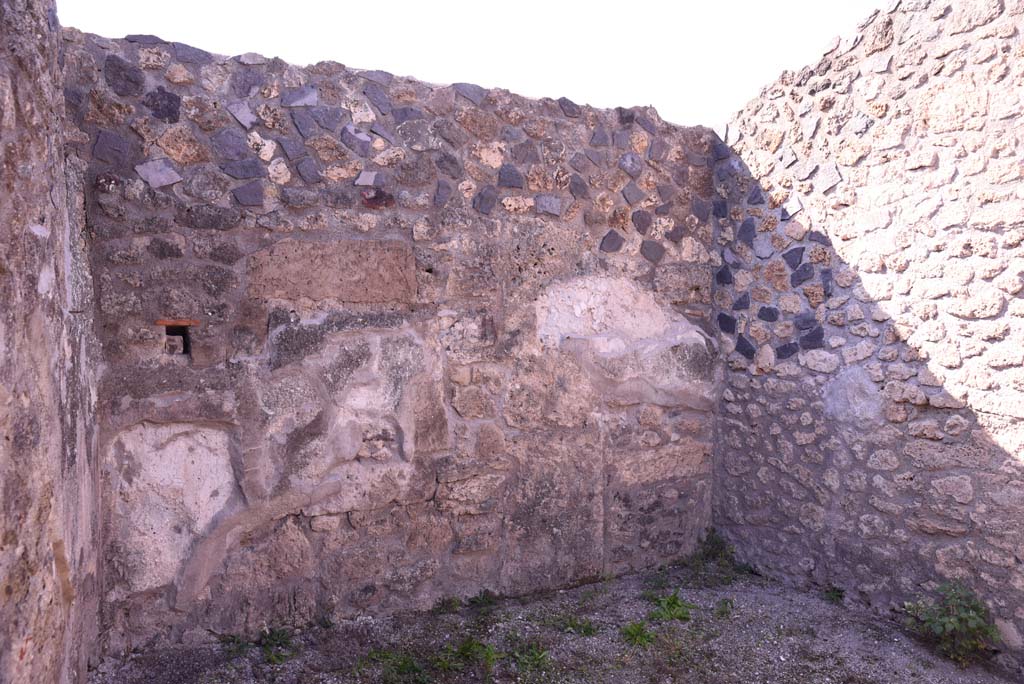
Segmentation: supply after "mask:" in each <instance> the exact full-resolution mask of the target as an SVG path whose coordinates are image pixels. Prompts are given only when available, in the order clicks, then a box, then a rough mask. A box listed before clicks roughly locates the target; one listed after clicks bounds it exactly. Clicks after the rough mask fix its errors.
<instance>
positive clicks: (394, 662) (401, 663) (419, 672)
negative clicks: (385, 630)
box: [366, 649, 431, 684]
mask: <svg viewBox="0 0 1024 684" xmlns="http://www.w3.org/2000/svg"><path fill="white" fill-rule="evenodd" d="M366 657H367V659H368V660H369V661H370V662H374V663H377V664H378V665H380V682H381V684H430V682H431V678H430V674H429V673H428V672H427V671H426V669H425V668H424V667H423V666H422V665H420V663H419V661H418V660H416V658H414V657H413V656H412V655H411V654H409V653H404V652H395V651H389V650H387V649H375V650H373V651H370V653H369V654H368V655H367V656H366Z"/></svg>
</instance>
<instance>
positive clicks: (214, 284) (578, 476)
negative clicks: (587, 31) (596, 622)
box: [65, 31, 724, 653]
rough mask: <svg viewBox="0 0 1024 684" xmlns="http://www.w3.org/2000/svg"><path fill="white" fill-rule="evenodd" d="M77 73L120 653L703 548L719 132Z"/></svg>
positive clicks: (147, 44) (488, 102) (362, 80)
mask: <svg viewBox="0 0 1024 684" xmlns="http://www.w3.org/2000/svg"><path fill="white" fill-rule="evenodd" d="M65 50H66V53H67V55H66V60H65V62H66V64H65V68H66V94H67V102H68V111H69V117H70V118H71V120H72V124H73V125H72V127H71V130H70V132H69V134H68V137H69V149H70V150H71V151H72V152H73V153H74V154H76V155H80V156H81V157H82V158H83V159H86V160H87V164H88V168H87V171H86V198H87V199H86V204H87V226H88V233H89V238H90V244H91V260H92V266H93V268H94V274H95V286H96V289H95V293H96V298H97V302H98V304H97V307H98V312H97V331H98V334H99V338H100V341H101V343H102V350H103V355H104V359H105V361H106V364H107V367H106V372H105V374H104V377H103V381H102V386H101V388H100V392H99V414H100V416H101V423H102V424H101V452H102V460H103V467H102V483H103V487H102V492H103V500H104V515H103V542H102V553H103V559H104V574H103V578H102V590H103V609H102V620H101V622H102V629H103V632H104V641H105V646H104V647H105V649H106V650H107V652H109V653H118V652H124V651H125V650H126V649H129V648H135V647H145V646H147V645H151V644H154V643H164V642H165V640H167V639H170V640H186V641H188V640H193V639H209V638H210V635H209V633H208V631H207V630H213V631H216V632H232V633H235V632H246V631H249V632H251V631H253V630H255V629H258V628H259V627H261V626H262V625H264V624H302V623H307V622H310V621H313V620H316V619H318V618H320V617H324V616H327V617H332V618H340V617H348V616H353V615H357V614H364V613H382V612H388V611H394V610H402V609H412V608H427V607H430V606H432V605H434V604H435V603H436V602H437V601H438V600H439V599H441V598H442V597H446V596H469V595H473V594H476V593H478V592H479V591H481V590H483V589H490V590H494V591H498V592H504V593H524V592H530V591H534V590H538V589H545V588H553V587H558V586H564V585H568V584H571V583H574V582H579V581H583V580H587V579H592V578H596V577H599V576H601V575H603V574H605V573H618V572H622V571H626V570H628V569H632V568H640V567H649V566H653V565H656V564H658V563H662V562H665V561H670V560H673V559H678V558H680V557H681V556H684V555H686V554H687V553H689V552H690V551H691V550H692V549H693V548H694V546H695V544H696V542H697V540H698V538H699V537H700V535H701V534H702V533H703V531H704V530H705V529H706V528H707V527H708V526H709V525H710V513H711V472H712V465H711V454H712V431H713V423H714V418H713V411H714V408H715V406H716V405H717V401H718V394H719V390H720V386H719V382H720V369H719V367H718V364H717V358H718V352H717V348H716V345H715V342H714V340H713V337H712V335H710V334H709V332H710V331H711V330H712V326H711V282H712V273H713V269H714V267H715V265H716V264H717V263H718V262H717V255H713V254H711V253H710V252H709V250H708V246H710V245H712V244H714V242H715V240H716V235H715V234H714V230H713V229H712V227H713V226H716V225H717V220H716V217H717V216H720V215H723V212H724V202H723V201H722V200H721V199H718V200H716V199H715V198H714V197H713V187H712V186H713V177H712V164H713V161H714V159H713V145H714V142H715V141H716V138H715V136H714V134H713V133H711V132H710V131H709V130H707V129H700V128H679V127H676V126H671V125H668V124H666V123H664V122H662V121H661V120H660V119H659V118H658V116H657V114H656V113H655V112H653V110H646V109H630V110H625V109H620V110H617V111H598V110H594V109H591V108H588V107H580V106H577V105H576V104H574V103H572V102H570V101H568V100H565V99H561V100H558V101H555V100H541V101H530V100H526V99H524V98H521V97H518V96H516V95H513V94H511V93H508V92H507V91H503V90H487V89H484V88H481V87H478V86H475V85H470V84H456V85H454V86H445V87H440V86H431V85H428V84H424V83H420V82H416V81H413V80H410V79H406V78H398V77H394V76H392V75H391V74H387V73H383V72H377V71H357V70H352V69H347V68H345V67H343V66H342V65H340V64H335V63H320V64H316V65H313V66H310V67H306V68H299V67H295V66H291V65H288V64H285V63H283V62H281V61H280V60H267V59H264V58H262V57H260V56H258V55H251V54H250V55H242V56H239V57H234V58H225V57H220V56H216V55H212V54H209V53H206V52H203V51H201V50H198V49H195V48H192V47H188V46H185V45H181V44H177V43H170V42H165V41H163V40H161V39H160V38H156V37H153V36H130V37H128V38H127V39H125V40H121V41H110V40H105V39H101V38H97V37H94V36H87V35H83V34H80V33H78V32H74V31H67V32H66V33H65Z"/></svg>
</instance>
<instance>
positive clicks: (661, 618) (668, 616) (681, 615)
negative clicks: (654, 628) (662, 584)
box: [647, 589, 697, 622]
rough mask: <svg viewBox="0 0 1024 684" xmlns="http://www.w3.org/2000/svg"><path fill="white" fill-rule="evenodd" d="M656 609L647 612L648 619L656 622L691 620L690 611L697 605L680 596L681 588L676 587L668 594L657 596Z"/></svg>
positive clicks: (655, 600)
mask: <svg viewBox="0 0 1024 684" xmlns="http://www.w3.org/2000/svg"><path fill="white" fill-rule="evenodd" d="M653 603H654V610H652V611H651V612H650V613H648V614H647V619H648V620H653V621H654V622H669V621H670V620H683V621H686V620H689V619H690V611H691V610H693V609H695V608H696V607H697V606H696V605H694V604H692V603H690V602H688V601H684V600H683V599H681V598H679V590H678V589H676V590H675V591H673V592H672V593H671V594H669V595H668V596H662V597H660V598H655V599H654V601H653Z"/></svg>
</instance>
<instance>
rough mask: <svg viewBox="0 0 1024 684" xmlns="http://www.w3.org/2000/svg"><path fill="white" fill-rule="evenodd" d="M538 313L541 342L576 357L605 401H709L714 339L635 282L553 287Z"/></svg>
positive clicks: (702, 404)
mask: <svg viewBox="0 0 1024 684" xmlns="http://www.w3.org/2000/svg"><path fill="white" fill-rule="evenodd" d="M536 316H537V337H538V340H539V342H540V344H541V345H542V346H543V347H545V348H552V349H559V350H562V351H565V352H567V353H569V354H571V355H573V356H574V357H575V358H576V359H578V361H579V362H580V364H581V367H582V368H583V369H584V370H585V372H586V373H587V374H588V376H589V377H590V379H591V382H593V383H594V384H595V385H596V386H597V387H598V388H599V390H600V392H601V394H602V396H603V397H604V398H605V399H606V400H607V401H609V402H612V403H614V404H619V405H630V404H642V403H650V404H655V405H659V406H672V407H678V406H686V407H688V408H693V409H696V410H705V411H706V410H710V409H711V407H712V406H713V403H714V401H715V399H716V396H717V395H716V386H715V379H716V378H715V372H714V371H715V366H716V363H715V359H716V357H717V349H716V347H715V343H714V341H713V339H712V337H711V336H710V335H709V334H708V333H706V332H704V330H703V329H702V328H701V327H700V326H699V325H697V324H695V323H694V322H693V321H692V320H690V319H688V318H686V317H685V316H683V315H681V314H677V313H676V312H674V311H673V310H672V309H670V308H668V307H664V306H661V305H660V304H659V303H658V301H657V298H656V296H655V295H654V293H652V292H651V291H649V290H644V289H643V288H641V287H639V286H638V285H636V284H635V283H634V282H632V281H630V280H628V279H625V278H606V277H601V276H589V277H584V278H578V279H575V280H572V281H569V282H566V283H559V284H556V285H553V286H552V287H550V288H548V289H547V290H546V291H545V292H544V294H543V295H542V296H541V297H540V298H538V300H537V304H536Z"/></svg>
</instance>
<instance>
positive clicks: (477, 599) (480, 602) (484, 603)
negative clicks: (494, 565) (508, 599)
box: [469, 589, 498, 608]
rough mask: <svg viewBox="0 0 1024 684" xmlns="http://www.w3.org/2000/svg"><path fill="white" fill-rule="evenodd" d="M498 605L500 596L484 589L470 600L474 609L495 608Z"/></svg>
mask: <svg viewBox="0 0 1024 684" xmlns="http://www.w3.org/2000/svg"><path fill="white" fill-rule="evenodd" d="M497 603H498V595H497V594H495V593H494V592H493V591H491V590H490V589H484V590H483V591H481V592H480V593H479V594H477V595H476V596H473V597H470V599H469V605H470V606H471V607H473V608H493V607H494V606H495V605H497Z"/></svg>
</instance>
